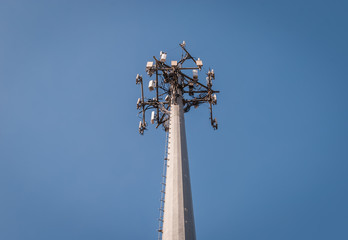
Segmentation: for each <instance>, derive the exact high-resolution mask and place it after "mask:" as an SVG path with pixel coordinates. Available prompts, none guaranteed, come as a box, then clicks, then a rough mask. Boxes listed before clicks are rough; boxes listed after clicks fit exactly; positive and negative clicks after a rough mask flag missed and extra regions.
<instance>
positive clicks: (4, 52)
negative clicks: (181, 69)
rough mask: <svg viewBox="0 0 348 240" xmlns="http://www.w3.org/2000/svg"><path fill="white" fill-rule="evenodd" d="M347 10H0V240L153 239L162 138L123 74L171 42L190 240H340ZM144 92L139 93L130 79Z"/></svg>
mask: <svg viewBox="0 0 348 240" xmlns="http://www.w3.org/2000/svg"><path fill="white" fill-rule="evenodd" d="M347 12H348V3H347V1H343V0H342V1H303V0H301V1H299V0H295V1H256V0H255V1H248V0H243V1H196V2H194V1H165V0H162V1H122V2H121V1H43V0H42V1H24V0H21V1H19V0H3V1H1V3H0V239H4V240H47V239H49V240H62V239H64V240H76V239H83V240H95V239H101V240H109V239H110V240H111V239H113V240H115V239H117V240H124V239H125V240H126V239H129V240H138V239H156V237H157V233H156V228H157V217H158V207H159V197H160V192H159V191H160V181H161V171H162V159H163V154H164V133H163V131H161V130H155V129H153V127H151V128H150V131H147V132H146V134H145V135H144V136H139V135H138V132H137V131H138V129H137V128H138V122H139V119H138V117H137V115H136V113H137V111H136V108H135V105H136V100H137V98H138V96H139V94H140V92H139V89H138V86H136V85H135V75H136V74H137V73H140V74H142V75H143V76H145V71H144V70H145V64H146V61H148V60H150V59H151V58H152V56H153V55H157V56H158V55H159V52H160V51H161V50H163V51H167V52H168V59H169V60H170V59H172V58H173V57H174V56H177V55H178V53H180V51H179V49H178V48H177V47H178V43H180V42H181V41H182V40H186V42H187V47H188V49H189V50H191V52H192V54H193V55H194V56H195V57H200V58H201V59H202V60H203V62H204V64H205V67H209V66H211V67H213V68H214V69H215V71H216V79H217V80H216V81H215V87H216V89H219V90H221V94H219V96H218V105H217V107H216V108H215V110H216V111H215V114H216V117H217V119H218V121H219V130H218V131H213V130H212V128H211V127H210V123H209V119H208V107H207V106H202V107H200V108H199V109H197V110H195V111H191V112H189V113H188V114H187V115H186V126H187V138H188V146H189V158H190V168H191V178H192V189H193V201H194V208H195V219H196V229H197V239H198V240H211V239H219V240H232V239H233V240H234V239H235V240H256V239H257V240H279V239H282V240H294V239H296V240H308V239H315V240H328V239H334V240H346V239H348V204H347V203H348V187H347V184H348V144H347V143H348V107H347V103H348V78H347V67H348V44H347V43H348V33H347V29H348V17H347ZM146 79H147V80H148V78H146Z"/></svg>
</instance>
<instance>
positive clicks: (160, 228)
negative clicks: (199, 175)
mask: <svg viewBox="0 0 348 240" xmlns="http://www.w3.org/2000/svg"><path fill="white" fill-rule="evenodd" d="M169 131H170V130H169ZM169 131H166V140H165V150H164V161H163V174H162V183H161V186H162V187H161V199H160V208H159V218H158V240H162V235H163V215H164V201H165V194H166V179H167V162H168V146H169Z"/></svg>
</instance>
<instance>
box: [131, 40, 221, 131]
mask: <svg viewBox="0 0 348 240" xmlns="http://www.w3.org/2000/svg"><path fill="white" fill-rule="evenodd" d="M179 45H180V47H181V48H182V53H183V54H182V57H181V59H180V60H179V61H175V60H172V61H171V62H170V63H168V62H167V53H166V52H164V51H161V52H160V56H159V59H157V58H156V57H155V56H154V57H153V59H154V61H148V62H147V64H146V68H145V70H146V73H147V75H149V77H152V76H153V75H154V76H155V79H153V78H152V79H153V80H150V81H149V83H148V89H149V91H150V92H152V91H154V92H155V96H154V97H153V98H145V96H144V84H143V77H142V76H141V75H139V74H137V76H136V84H140V85H141V98H139V99H138V101H137V109H138V110H139V115H142V116H141V117H142V120H141V121H140V123H139V133H140V134H143V133H144V130H146V127H147V123H146V121H145V113H146V111H147V110H151V109H152V110H153V111H152V113H151V123H152V124H155V123H156V128H158V127H159V126H161V125H162V126H163V128H164V129H165V131H168V120H169V108H170V106H171V105H175V104H177V101H181V100H182V103H183V106H184V112H188V111H190V109H191V107H195V108H197V107H198V106H199V105H201V104H203V103H206V102H207V103H208V104H209V110H210V122H211V125H212V127H213V128H214V129H215V130H216V129H217V128H218V124H217V121H216V118H213V110H212V106H213V105H215V104H217V97H216V93H219V91H214V90H213V89H212V86H213V80H215V73H214V70H213V69H210V68H209V70H208V72H207V73H206V83H205V84H204V83H203V82H202V81H200V79H199V72H200V71H201V70H202V68H203V61H202V60H201V59H200V58H195V57H193V56H192V55H191V54H190V53H189V52H188V51H187V49H186V42H185V41H183V42H182V43H181V44H179Z"/></svg>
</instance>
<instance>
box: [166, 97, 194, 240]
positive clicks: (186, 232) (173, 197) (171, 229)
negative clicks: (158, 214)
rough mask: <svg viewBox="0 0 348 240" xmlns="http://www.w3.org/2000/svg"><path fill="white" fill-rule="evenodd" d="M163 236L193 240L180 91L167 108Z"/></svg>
mask: <svg viewBox="0 0 348 240" xmlns="http://www.w3.org/2000/svg"><path fill="white" fill-rule="evenodd" d="M163 220H164V221H163V237H162V239H163V240H196V232H195V223H194V216H193V204H192V193H191V182H190V172H189V162H188V154H187V143H186V133H185V119H184V111H183V102H182V97H181V94H180V96H177V99H176V101H175V102H174V101H173V103H172V105H171V109H170V126H169V149H168V162H167V179H166V193H165V203H164V219H163Z"/></svg>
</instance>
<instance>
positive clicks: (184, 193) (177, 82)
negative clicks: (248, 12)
mask: <svg viewBox="0 0 348 240" xmlns="http://www.w3.org/2000/svg"><path fill="white" fill-rule="evenodd" d="M179 45H180V47H181V48H182V50H183V54H182V57H181V59H180V61H171V64H170V65H168V64H167V63H166V58H167V53H165V52H160V59H159V60H158V59H157V58H156V57H155V56H154V57H153V58H154V62H147V64H146V72H147V74H148V75H149V76H150V77H152V76H153V75H155V79H153V80H150V81H149V85H148V88H149V90H150V91H154V92H155V96H154V97H153V98H145V96H144V84H143V78H142V76H140V75H139V74H138V75H137V77H136V83H137V84H140V85H141V98H139V99H138V102H137V109H138V110H139V115H141V117H142V121H140V123H139V133H140V134H143V133H144V130H146V127H147V123H146V121H145V113H146V111H148V110H153V111H152V112H151V123H152V124H156V128H158V127H159V126H162V127H163V128H164V130H165V131H166V132H167V134H166V135H167V137H166V154H165V155H166V156H165V159H164V169H163V183H162V191H161V207H160V218H159V229H158V239H159V240H161V239H163V240H195V239H196V231H195V223H194V216H193V204H192V193H191V182H190V172H189V162H188V154H187V144H186V132H185V119H184V113H186V112H188V111H189V110H190V109H191V107H195V108H197V107H198V106H199V105H200V104H202V103H205V102H207V103H209V109H210V121H211V125H212V127H213V128H214V129H217V128H218V124H217V121H216V118H213V110H212V107H213V105H215V104H216V103H217V101H216V93H219V91H214V90H213V89H212V85H213V80H214V79H215V73H214V70H213V69H212V70H210V69H209V71H208V73H207V77H206V80H207V82H206V84H203V83H201V82H200V81H199V79H198V71H200V70H201V69H202V67H203V63H202V60H200V59H199V58H198V59H196V58H194V57H192V55H191V54H190V53H189V52H188V51H187V50H186V48H185V46H186V44H185V41H184V42H183V43H182V44H179ZM184 64H185V65H186V67H184ZM188 71H190V72H192V75H191V74H190V73H188Z"/></svg>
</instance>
